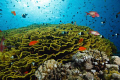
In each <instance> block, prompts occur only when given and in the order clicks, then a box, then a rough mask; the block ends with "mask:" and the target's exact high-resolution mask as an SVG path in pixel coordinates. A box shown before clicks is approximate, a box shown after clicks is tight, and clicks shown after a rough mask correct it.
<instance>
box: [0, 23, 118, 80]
mask: <svg viewBox="0 0 120 80" xmlns="http://www.w3.org/2000/svg"><path fill="white" fill-rule="evenodd" d="M90 30H91V29H90V28H89V27H85V26H76V25H72V24H59V25H52V24H46V25H42V24H40V25H37V24H34V25H30V26H28V27H23V28H18V29H11V30H6V31H3V32H2V33H4V37H5V39H6V40H5V41H4V43H5V46H9V47H7V48H6V49H4V53H2V54H1V53H0V70H1V71H0V79H2V80H10V79H14V80H17V79H18V78H19V79H29V80H32V79H35V71H36V69H37V68H38V66H39V65H40V64H42V63H43V62H44V61H46V60H48V59H55V60H57V61H58V62H61V63H65V62H68V61H71V60H72V55H74V54H75V53H77V52H78V49H79V47H80V46H84V47H86V48H87V49H89V48H91V49H93V50H94V49H98V50H100V51H104V52H105V54H107V55H108V56H110V54H112V53H113V52H115V51H116V47H115V46H114V44H113V43H111V42H110V41H109V40H107V39H104V38H100V36H94V35H92V34H89V33H88V32H89V31H90ZM2 36H3V35H0V38H1V37H2ZM80 38H83V39H84V40H83V42H81V43H79V39H80ZM31 41H38V43H36V44H35V45H33V46H29V43H30V42H31ZM101 43H104V44H102V45H101ZM106 44H107V45H106ZM12 56H14V57H12ZM11 57H12V58H11ZM33 63H34V65H33ZM87 65H88V64H87ZM26 71H27V72H28V73H25V72H26ZM3 75H4V76H3Z"/></svg>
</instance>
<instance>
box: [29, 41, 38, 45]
mask: <svg viewBox="0 0 120 80" xmlns="http://www.w3.org/2000/svg"><path fill="white" fill-rule="evenodd" d="M36 43H38V41H31V42H30V43H29V46H32V45H35V44H36Z"/></svg>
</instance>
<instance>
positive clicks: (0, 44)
mask: <svg viewBox="0 0 120 80" xmlns="http://www.w3.org/2000/svg"><path fill="white" fill-rule="evenodd" d="M4 40H5V38H4V37H2V39H1V43H0V51H1V52H3V50H4V47H5V46H4Z"/></svg>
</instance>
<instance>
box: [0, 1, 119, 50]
mask: <svg viewBox="0 0 120 80" xmlns="http://www.w3.org/2000/svg"><path fill="white" fill-rule="evenodd" d="M119 8H120V0H0V9H2V11H0V30H8V29H12V28H19V27H26V26H28V25H31V24H34V23H37V24H42V23H50V24H62V23H64V24H66V23H71V22H72V21H73V22H74V21H76V23H77V25H82V26H88V27H90V28H91V29H93V30H95V31H98V32H99V33H100V34H101V35H103V36H104V37H105V38H107V39H109V40H110V41H111V42H113V43H114V44H115V45H116V46H117V49H118V51H120V35H117V36H116V35H115V34H120V14H118V17H117V18H116V14H117V13H118V12H120V9H119ZM11 11H15V12H16V16H14V15H13V14H11ZM89 11H96V12H98V13H99V15H100V17H95V18H92V17H90V16H86V13H85V12H89ZM25 13H26V14H28V15H27V16H26V18H23V17H22V14H25ZM102 21H105V23H104V24H101V22H102Z"/></svg>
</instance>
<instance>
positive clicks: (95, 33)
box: [89, 31, 100, 36]
mask: <svg viewBox="0 0 120 80" xmlns="http://www.w3.org/2000/svg"><path fill="white" fill-rule="evenodd" d="M89 33H90V34H93V35H94V36H98V35H100V33H99V32H97V31H90V32H89Z"/></svg>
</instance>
